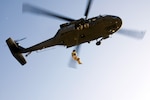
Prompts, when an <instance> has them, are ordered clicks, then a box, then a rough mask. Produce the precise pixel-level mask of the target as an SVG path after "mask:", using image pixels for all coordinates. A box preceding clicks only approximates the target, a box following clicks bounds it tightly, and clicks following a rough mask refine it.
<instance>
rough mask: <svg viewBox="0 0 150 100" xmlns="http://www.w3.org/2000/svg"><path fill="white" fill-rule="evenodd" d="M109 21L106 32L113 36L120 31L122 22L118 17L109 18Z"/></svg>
mask: <svg viewBox="0 0 150 100" xmlns="http://www.w3.org/2000/svg"><path fill="white" fill-rule="evenodd" d="M109 19H110V23H109V26H108V27H107V28H106V30H107V31H108V32H109V34H113V33H115V32H116V31H118V30H119V29H120V27H121V25H122V20H121V18H120V17H118V16H109Z"/></svg>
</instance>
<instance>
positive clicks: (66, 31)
mask: <svg viewBox="0 0 150 100" xmlns="http://www.w3.org/2000/svg"><path fill="white" fill-rule="evenodd" d="M91 3H92V0H88V3H87V7H86V10H85V14H84V15H85V18H81V19H79V20H75V19H72V18H68V17H65V16H62V15H59V14H56V13H52V12H49V11H46V10H43V9H41V8H38V7H35V6H33V5H30V4H23V12H31V13H35V14H40V15H46V16H50V17H55V18H58V19H62V20H65V21H68V22H67V23H64V24H62V25H60V29H59V30H58V32H57V33H56V35H55V36H54V37H52V38H50V39H48V40H45V41H43V42H41V43H38V44H36V45H33V46H31V47H28V48H24V47H22V46H20V45H19V44H18V42H17V41H14V40H13V39H11V38H8V39H7V40H6V43H7V45H8V47H9V49H10V51H11V53H12V54H13V56H14V57H15V58H16V59H17V60H18V61H19V62H20V64H21V65H24V64H26V60H25V58H24V56H23V55H22V53H27V55H29V54H30V53H31V52H33V51H37V50H41V49H44V48H48V47H52V46H56V45H63V46H66V47H67V48H69V47H72V46H77V48H76V49H79V45H80V44H82V43H85V42H88V43H89V42H90V41H92V40H97V42H96V45H100V44H101V41H102V40H104V39H107V38H109V36H110V35H112V34H113V33H115V32H117V31H118V30H119V29H120V27H121V26H122V20H121V18H120V17H118V16H113V15H99V16H96V17H93V18H87V17H88V13H89V9H90V6H91ZM98 39H99V40H98ZM27 55H26V56H27Z"/></svg>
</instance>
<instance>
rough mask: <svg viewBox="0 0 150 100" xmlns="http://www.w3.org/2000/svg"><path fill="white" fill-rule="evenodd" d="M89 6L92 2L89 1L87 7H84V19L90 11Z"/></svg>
mask: <svg viewBox="0 0 150 100" xmlns="http://www.w3.org/2000/svg"><path fill="white" fill-rule="evenodd" d="M91 4H92V0H89V1H88V4H87V7H86V10H85V14H84V16H85V17H86V19H87V16H88V14H89V10H90V7H91Z"/></svg>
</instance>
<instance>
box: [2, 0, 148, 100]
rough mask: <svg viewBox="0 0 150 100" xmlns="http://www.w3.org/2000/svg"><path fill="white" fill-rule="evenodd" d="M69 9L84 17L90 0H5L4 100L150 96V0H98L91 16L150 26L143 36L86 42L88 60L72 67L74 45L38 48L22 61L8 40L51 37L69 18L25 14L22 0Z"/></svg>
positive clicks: (119, 99) (29, 42)
mask: <svg viewBox="0 0 150 100" xmlns="http://www.w3.org/2000/svg"><path fill="white" fill-rule="evenodd" d="M24 2H27V3H30V4H33V5H37V6H39V7H42V8H45V9H48V10H51V11H54V12H57V13H60V14H64V15H65V16H69V17H71V18H75V19H79V18H81V17H84V16H83V14H84V10H85V7H86V3H87V0H82V1H81V0H63V1H60V0H13V1H12V0H0V12H1V15H0V51H1V57H0V62H1V63H0V100H150V73H149V72H150V62H149V59H150V54H149V51H150V46H149V43H150V35H149V33H150V27H149V23H150V13H149V10H150V6H149V5H150V1H149V0H132V1H131V0H124V1H120V0H113V1H110V0H93V4H92V7H91V10H90V13H89V17H94V16H97V15H100V14H101V15H103V14H104V15H105V14H109V15H116V16H119V17H121V18H122V20H123V26H122V28H127V29H135V30H146V35H145V37H144V39H142V40H136V39H133V38H129V37H125V36H122V35H120V34H117V33H116V34H114V35H113V36H112V37H111V38H109V39H107V40H104V41H102V44H101V45H100V46H96V45H95V43H96V41H93V42H91V43H90V44H88V43H85V44H83V45H82V47H81V52H80V58H81V60H82V62H83V64H82V65H78V66H77V68H76V69H73V68H70V67H69V66H68V62H69V60H70V58H71V57H70V55H71V51H72V50H73V48H69V49H66V48H65V47H59V46H56V47H52V48H48V49H46V50H43V51H42V52H41V51H39V52H38V53H36V52H34V53H32V54H31V55H29V57H27V58H26V60H27V64H26V65H25V66H21V65H20V64H19V63H18V62H17V61H16V60H15V58H13V56H12V55H11V53H10V51H9V49H8V47H7V45H6V43H5V40H6V39H7V38H9V37H12V38H13V39H21V38H24V37H26V38H27V39H26V40H24V41H21V42H20V44H21V45H22V46H24V47H28V46H31V45H33V44H36V43H38V42H41V41H43V40H45V39H48V38H51V37H53V36H54V35H55V33H56V32H57V30H58V29H59V25H60V24H62V23H65V21H61V20H57V19H53V18H48V17H44V16H37V15H34V14H29V13H27V14H22V3H24Z"/></svg>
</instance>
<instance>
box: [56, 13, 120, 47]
mask: <svg viewBox="0 0 150 100" xmlns="http://www.w3.org/2000/svg"><path fill="white" fill-rule="evenodd" d="M121 25H122V20H121V19H120V18H119V17H117V16H111V15H106V16H97V17H94V18H90V19H87V20H84V19H80V20H77V21H74V22H71V23H66V24H62V25H60V27H61V28H60V29H59V31H58V32H57V34H56V35H55V36H54V39H55V40H56V44H58V45H64V46H67V47H72V46H75V45H79V44H82V43H85V42H90V41H92V40H96V39H99V38H102V39H106V38H108V37H109V36H110V35H112V34H113V33H115V32H116V31H117V30H118V29H119V28H120V27H121Z"/></svg>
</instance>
